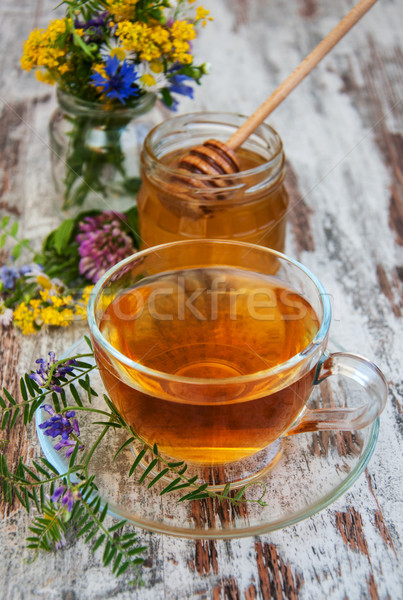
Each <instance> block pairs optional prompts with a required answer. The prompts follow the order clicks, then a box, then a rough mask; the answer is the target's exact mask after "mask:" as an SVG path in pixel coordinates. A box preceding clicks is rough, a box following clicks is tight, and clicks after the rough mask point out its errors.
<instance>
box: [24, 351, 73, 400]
mask: <svg viewBox="0 0 403 600" xmlns="http://www.w3.org/2000/svg"><path fill="white" fill-rule="evenodd" d="M56 362H57V361H56V356H55V353H54V352H49V360H46V358H38V360H36V364H38V365H40V367H39V369H37V370H36V371H35V373H31V374H30V375H28V377H29V378H30V379H33V380H34V381H35V382H36V383H37V384H38V385H39V386H40V387H45V386H46V387H47V388H48V389H49V390H53V391H54V392H58V393H59V394H60V392H61V391H62V388H61V387H60V385H59V383H60V382H59V379H60V378H63V377H65V376H66V374H67V373H72V372H73V370H74V367H75V365H77V361H76V360H74V358H72V359H69V360H66V361H65V362H64V363H63V364H60V365H58V366H57V367H56V369H55V370H54V371H53V375H52V379H51V380H50V383H49V384H48V385H46V383H47V381H48V378H49V372H50V369H51V367H52V366H53V365H54V364H55V363H56Z"/></svg>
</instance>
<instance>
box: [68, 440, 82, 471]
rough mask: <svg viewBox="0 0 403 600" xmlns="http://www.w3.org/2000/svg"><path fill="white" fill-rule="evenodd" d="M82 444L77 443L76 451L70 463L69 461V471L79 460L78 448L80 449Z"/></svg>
mask: <svg viewBox="0 0 403 600" xmlns="http://www.w3.org/2000/svg"><path fill="white" fill-rule="evenodd" d="M79 446H80V444H79V443H78V442H76V445H75V446H74V450H73V452H72V454H71V456H70V461H69V469H71V467H73V466H74V463H75V461H76V458H77V453H78V448H79Z"/></svg>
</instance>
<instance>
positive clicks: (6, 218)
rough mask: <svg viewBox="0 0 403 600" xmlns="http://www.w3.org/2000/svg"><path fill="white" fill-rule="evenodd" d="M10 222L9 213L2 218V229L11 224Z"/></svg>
mask: <svg viewBox="0 0 403 600" xmlns="http://www.w3.org/2000/svg"><path fill="white" fill-rule="evenodd" d="M9 222H10V217H9V216H8V215H5V216H4V217H3V218H2V220H1V224H0V227H1V228H2V229H4V227H7V225H8V224H9Z"/></svg>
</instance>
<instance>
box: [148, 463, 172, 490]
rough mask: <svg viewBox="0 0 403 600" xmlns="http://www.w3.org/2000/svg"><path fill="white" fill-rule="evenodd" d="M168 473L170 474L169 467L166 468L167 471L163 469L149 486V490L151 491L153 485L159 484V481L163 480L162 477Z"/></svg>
mask: <svg viewBox="0 0 403 600" xmlns="http://www.w3.org/2000/svg"><path fill="white" fill-rule="evenodd" d="M168 472H169V469H168V467H167V468H165V469H162V471H160V472H159V473H158V475H156V476H155V477H154V479H153V480H152V481H150V483H149V484H148V486H147V488H148V489H150V487H152V486H153V485H155V484H156V483H157V481H159V480H160V479H161V477H163V476H164V475H165V474H166V473H168Z"/></svg>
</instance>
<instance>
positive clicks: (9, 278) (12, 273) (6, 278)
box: [0, 266, 20, 290]
mask: <svg viewBox="0 0 403 600" xmlns="http://www.w3.org/2000/svg"><path fill="white" fill-rule="evenodd" d="M19 276H20V274H19V272H18V269H15V268H14V267H6V266H4V267H0V279H1V281H2V283H3V286H4V287H5V288H6V290H13V289H14V287H15V282H16V281H17V279H18V278H19Z"/></svg>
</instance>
